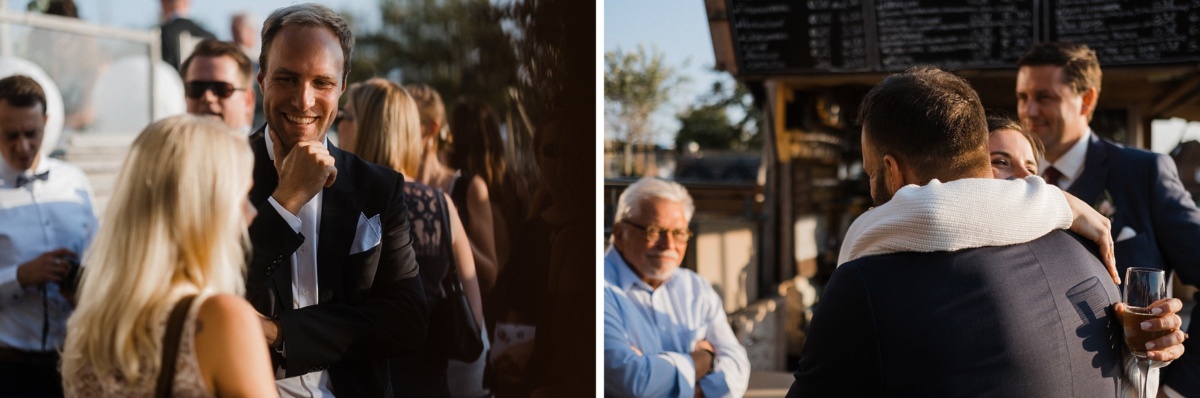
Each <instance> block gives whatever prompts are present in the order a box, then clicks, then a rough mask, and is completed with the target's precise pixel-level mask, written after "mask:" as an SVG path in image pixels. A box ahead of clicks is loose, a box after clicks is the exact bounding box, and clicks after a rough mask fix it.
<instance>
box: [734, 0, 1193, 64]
mask: <svg viewBox="0 0 1200 398" xmlns="http://www.w3.org/2000/svg"><path fill="white" fill-rule="evenodd" d="M952 3H957V4H952ZM727 11H728V18H729V23H730V27H731V29H732V32H733V42H734V46H735V47H734V49H735V53H736V55H737V60H738V66H739V71H740V74H742V75H776V74H805V73H860V72H892V71H899V70H904V69H905V68H907V67H909V66H913V65H925V64H930V65H938V66H941V67H944V68H951V69H992V68H1013V67H1014V65H1016V62H1017V59H1018V58H1020V56H1021V55H1022V54H1024V53H1025V51H1027V50H1029V48H1030V47H1031V46H1032V45H1034V44H1035V43H1038V42H1042V41H1049V40H1062V41H1074V42H1082V43H1086V44H1088V45H1089V46H1091V47H1092V48H1094V49H1096V51H1097V55H1098V56H1099V58H1100V62H1101V64H1103V65H1115V64H1139V63H1165V62H1191V61H1200V0H1182V1H1181V0H966V1H958V2H949V1H933V0H805V1H789V0H728V8H727Z"/></svg>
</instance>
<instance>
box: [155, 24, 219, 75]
mask: <svg viewBox="0 0 1200 398" xmlns="http://www.w3.org/2000/svg"><path fill="white" fill-rule="evenodd" d="M159 29H160V32H159V35H160V39H161V43H162V59H163V61H165V62H166V63H168V64H171V66H173V67H175V69H176V70H178V69H179V65H180V64H182V63H183V58H184V57H183V52H182V51H181V49H180V48H179V38H180V36H182V35H183V32H188V34H189V35H191V36H192V38H194V39H196V41H200V39H215V38H217V37H216V36H214V35H213V34H212V33H211V32H209V31H208V30H206V29H204V28H203V27H201V26H200V25H197V24H196V23H195V22H192V20H190V19H187V18H174V19H171V20H170V21H167V23H164V24H162V26H159Z"/></svg>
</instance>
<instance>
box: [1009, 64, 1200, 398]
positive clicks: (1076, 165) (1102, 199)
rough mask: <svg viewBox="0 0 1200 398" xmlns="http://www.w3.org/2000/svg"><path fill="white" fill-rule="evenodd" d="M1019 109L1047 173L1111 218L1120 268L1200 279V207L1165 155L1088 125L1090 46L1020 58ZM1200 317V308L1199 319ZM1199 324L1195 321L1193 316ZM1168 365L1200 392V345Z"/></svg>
mask: <svg viewBox="0 0 1200 398" xmlns="http://www.w3.org/2000/svg"><path fill="white" fill-rule="evenodd" d="M1019 64H1020V68H1019V69H1018V72H1017V90H1016V91H1017V113H1018V115H1019V116H1020V118H1021V121H1022V122H1023V123H1024V124H1025V127H1026V128H1027V129H1029V131H1031V132H1033V133H1036V134H1037V135H1038V136H1039V137H1040V138H1041V139H1042V143H1043V144H1045V147H1046V151H1045V160H1044V161H1042V162H1040V164H1041V173H1040V174H1042V176H1043V177H1044V178H1045V179H1046V181H1047V182H1049V183H1051V184H1055V185H1058V186H1059V187H1061V188H1062V189H1064V190H1066V191H1067V192H1070V193H1071V194H1073V195H1075V196H1076V197H1078V198H1079V199H1081V200H1083V201H1084V202H1088V203H1092V204H1093V205H1094V206H1095V207H1096V209H1097V210H1099V211H1100V212H1101V213H1102V214H1104V215H1106V216H1108V217H1109V218H1110V219H1111V220H1112V232H1113V240H1114V241H1115V242H1116V248H1115V250H1116V258H1117V266H1118V267H1119V268H1120V272H1121V274H1122V275H1124V273H1125V269H1126V268H1128V267H1150V268H1158V269H1162V270H1166V271H1167V272H1171V271H1175V272H1176V273H1177V274H1178V275H1179V277H1180V278H1182V280H1183V281H1184V282H1185V283H1188V284H1193V285H1195V284H1198V283H1200V210H1197V208H1196V206H1195V202H1194V201H1193V200H1192V197H1191V195H1190V194H1188V192H1187V191H1186V190H1184V188H1183V184H1182V183H1181V182H1180V181H1179V172H1178V170H1176V167H1175V163H1174V162H1173V161H1172V160H1171V158H1169V157H1167V156H1166V155H1161V154H1155V153H1151V152H1148V151H1144V150H1141V149H1134V148H1126V147H1124V146H1121V145H1118V144H1114V143H1112V142H1109V141H1106V140H1103V139H1101V138H1100V137H1099V136H1098V135H1097V134H1096V133H1095V132H1093V131H1092V130H1091V128H1090V127H1089V126H1088V122H1089V121H1090V120H1091V118H1092V113H1093V112H1094V111H1095V110H1096V103H1097V101H1098V99H1099V97H1100V79H1101V71H1100V62H1099V61H1098V60H1097V58H1096V53H1095V52H1093V51H1092V50H1091V49H1089V48H1088V47H1087V46H1086V45H1082V44H1070V43H1043V44H1039V45H1037V46H1035V47H1034V48H1033V49H1031V50H1030V51H1029V52H1028V53H1026V54H1025V55H1024V56H1023V57H1021V60H1020V61H1019ZM1197 317H1200V307H1196V309H1194V310H1193V311H1192V319H1193V320H1194V319H1197ZM1193 323H1194V322H1193ZM1184 347H1185V348H1186V352H1185V354H1184V355H1183V356H1182V357H1181V358H1179V359H1178V360H1176V361H1175V362H1174V363H1173V364H1172V365H1171V366H1169V367H1168V368H1167V371H1166V372H1165V373H1164V384H1165V385H1167V386H1169V387H1171V388H1174V389H1175V390H1177V391H1178V392H1180V393H1183V394H1184V395H1186V396H1200V354H1197V353H1196V351H1200V344H1197V342H1192V341H1187V342H1185V343H1184Z"/></svg>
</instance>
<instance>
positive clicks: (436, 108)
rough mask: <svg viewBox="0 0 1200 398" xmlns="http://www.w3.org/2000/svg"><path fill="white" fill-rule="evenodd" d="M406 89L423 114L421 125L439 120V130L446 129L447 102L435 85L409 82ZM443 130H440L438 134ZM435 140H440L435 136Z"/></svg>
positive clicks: (435, 141)
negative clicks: (444, 101) (443, 100)
mask: <svg viewBox="0 0 1200 398" xmlns="http://www.w3.org/2000/svg"><path fill="white" fill-rule="evenodd" d="M404 89H405V91H407V92H408V95H409V96H411V97H412V99H413V101H416V102H417V110H418V111H420V114H421V125H422V126H425V125H428V124H429V123H430V122H437V124H438V126H439V127H438V129H439V130H445V129H446V128H447V127H446V104H445V103H443V102H442V96H441V94H438V92H437V90H434V89H433V87H429V86H428V85H425V84H409V85H405V86H404ZM441 134H442V132H441V131H438V132H437V135H439V136H440V135H441ZM433 142H434V143H437V142H438V137H434V138H433Z"/></svg>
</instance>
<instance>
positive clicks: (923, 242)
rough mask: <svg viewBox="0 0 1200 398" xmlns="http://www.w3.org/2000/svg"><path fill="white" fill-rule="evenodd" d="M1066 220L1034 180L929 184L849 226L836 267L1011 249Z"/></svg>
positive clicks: (1130, 360) (1131, 387)
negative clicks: (913, 255)
mask: <svg viewBox="0 0 1200 398" xmlns="http://www.w3.org/2000/svg"><path fill="white" fill-rule="evenodd" d="M1073 218H1074V216H1073V215H1072V213H1071V207H1070V205H1068V204H1067V199H1066V198H1065V197H1064V196H1063V194H1062V191H1061V190H1059V189H1058V187H1056V186H1054V185H1050V184H1046V182H1045V181H1043V180H1042V178H1041V177H1037V176H1029V177H1026V178H1025V179H1024V180H997V179H990V178H987V179H985V178H968V179H962V180H955V181H951V182H947V183H943V182H941V181H938V180H933V181H930V182H929V184H926V185H925V186H917V185H908V186H905V187H903V188H900V190H899V191H896V195H895V196H894V197H892V199H891V200H889V201H888V202H887V203H885V204H883V205H881V206H877V207H875V208H872V209H870V210H867V212H866V213H863V215H862V216H859V217H858V219H856V220H854V223H853V224H851V225H850V229H849V230H848V231H846V239H845V241H843V242H842V251H841V253H840V254H839V255H838V265H842V264H843V263H846V262H847V261H850V260H854V259H857V258H860V257H866V256H872V255H877V254H888V253H900V252H925V253H927V252H938V251H956V250H963V249H972V248H977V247H985V246H1006V245H1015V244H1018V243H1025V242H1029V241H1031V240H1034V239H1037V238H1039V237H1041V236H1042V235H1045V234H1047V233H1050V231H1053V230H1056V229H1066V228H1070V227H1071V222H1072V220H1073ZM1123 356H1124V368H1125V373H1124V374H1123V376H1124V377H1123V378H1122V380H1121V386H1122V388H1121V396H1127V397H1136V396H1137V389H1139V388H1141V386H1140V383H1141V380H1143V378H1142V371H1141V368H1139V367H1138V366H1137V362H1136V358H1134V357H1133V356H1132V355H1129V353H1128V352H1125V353H1124V355H1123ZM1166 365H1167V364H1164V363H1159V362H1156V363H1155V364H1154V366H1153V368H1152V369H1151V370H1150V373H1149V378H1148V382H1149V386H1148V387H1149V390H1150V391H1157V390H1158V378H1159V369H1158V368H1160V367H1162V366H1166ZM1151 394H1152V395H1153V394H1155V393H1153V392H1152V393H1151Z"/></svg>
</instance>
